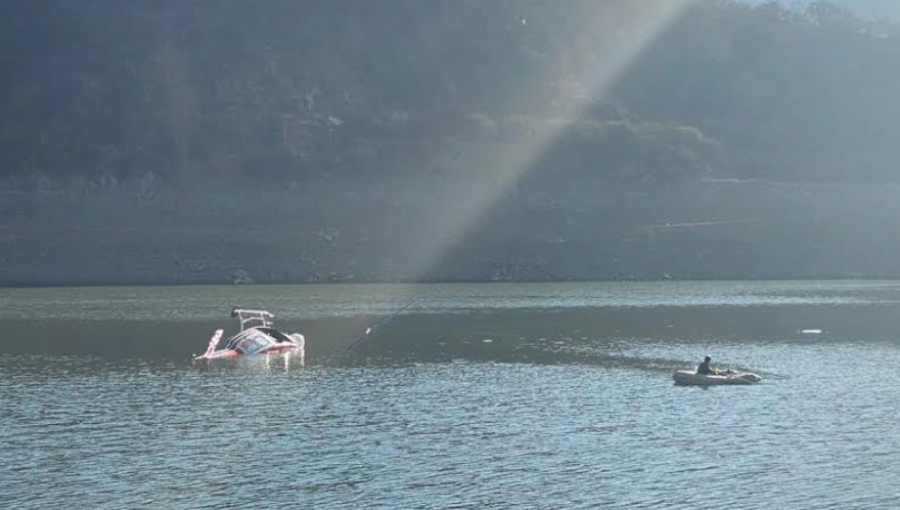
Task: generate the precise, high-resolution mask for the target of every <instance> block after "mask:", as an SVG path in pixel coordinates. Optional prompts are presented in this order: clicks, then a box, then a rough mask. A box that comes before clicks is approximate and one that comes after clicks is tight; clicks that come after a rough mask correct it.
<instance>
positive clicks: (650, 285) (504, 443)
mask: <svg viewBox="0 0 900 510" xmlns="http://www.w3.org/2000/svg"><path fill="white" fill-rule="evenodd" d="M234 306H243V307H247V308H262V309H267V310H269V311H271V312H273V313H275V315H276V325H277V326H278V328H279V329H281V330H282V331H285V332H300V333H303V334H304V335H305V337H306V352H305V354H304V356H303V357H302V358H301V357H299V356H292V357H290V358H286V357H284V356H273V357H269V358H266V357H257V358H244V359H237V360H226V361H222V360H220V361H216V362H206V361H203V362H192V361H191V355H192V354H198V353H201V352H203V350H204V349H205V348H206V344H207V342H208V340H209V338H210V336H211V334H212V332H213V331H214V330H215V329H217V328H224V329H225V330H226V335H229V334H233V333H234V332H236V331H237V327H238V324H237V322H236V321H235V320H234V319H230V318H229V317H228V312H229V311H230V310H231V308H232V307H234ZM398 310H399V311H400V313H396V314H395V312H397V311H398ZM385 318H389V319H390V320H388V321H387V322H386V323H384V325H383V327H381V328H379V329H377V330H376V331H375V332H374V333H373V334H371V335H369V336H368V337H365V338H363V340H362V341H360V342H359V343H358V345H357V346H356V347H355V348H353V349H349V350H348V347H350V346H351V345H353V344H354V343H355V342H357V341H358V340H359V339H360V338H361V337H363V335H364V334H365V332H366V329H367V328H369V327H372V326H374V325H376V324H378V323H379V321H382V320H384V319H385ZM0 325H2V327H3V333H2V335H0V480H2V483H0V507H2V508H17V509H26V508H42V509H45V508H95V509H118V508H170V509H188V508H348V509H382V508H422V509H432V508H433V509H445V508H472V509H484V508H535V509H538V508H542V509H543V508H685V509H687V508H697V507H699V506H710V505H715V506H726V507H733V508H767V507H771V508H886V509H887V508H897V507H898V506H900V470H898V469H897V466H898V465H900V429H898V427H897V421H898V416H900V413H898V410H897V403H898V389H900V282H893V281H802V282H778V281H771V282H741V281H735V282H675V281H667V282H641V283H634V282H615V283H575V282H573V283H560V284H446V285H440V284H428V285H300V286H206V287H107V288H40V289H0ZM705 355H709V356H711V357H712V358H713V365H714V366H717V367H719V368H735V369H743V370H751V371H753V372H756V373H758V374H760V375H762V376H763V377H764V379H763V381H762V382H761V383H759V384H756V385H752V386H745V387H744V386H741V387H712V388H697V387H678V386H675V385H674V384H673V381H672V373H673V372H674V371H675V370H678V369H682V368H687V367H691V366H694V365H696V364H697V363H698V362H699V361H701V360H702V359H703V356H705Z"/></svg>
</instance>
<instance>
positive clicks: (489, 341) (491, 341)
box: [482, 338, 494, 344]
mask: <svg viewBox="0 0 900 510" xmlns="http://www.w3.org/2000/svg"><path fill="white" fill-rule="evenodd" d="M482 342H484V343H486V344H491V343H494V341H493V340H491V339H490V338H485V339H484V340H482Z"/></svg>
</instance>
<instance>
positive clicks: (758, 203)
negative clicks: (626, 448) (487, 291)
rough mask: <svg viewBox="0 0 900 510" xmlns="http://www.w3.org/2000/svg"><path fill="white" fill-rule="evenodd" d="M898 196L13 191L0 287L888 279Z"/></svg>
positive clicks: (824, 192)
mask: <svg viewBox="0 0 900 510" xmlns="http://www.w3.org/2000/svg"><path fill="white" fill-rule="evenodd" d="M898 195H900V193H898V190H896V189H893V188H890V187H880V188H878V189H873V188H870V187H867V188H860V187H851V188H848V187H846V186H797V185H791V186H788V185H774V184H759V183H756V184H754V183H749V184H748V183H740V184H736V183H721V182H714V183H704V184H702V185H696V184H695V185H692V186H688V187H683V188H669V189H664V190H653V191H647V190H623V189H619V190H607V191H606V192H590V191H581V192H575V191H573V192H572V193H570V194H568V195H566V194H555V195H552V196H547V195H542V196H537V195H535V196H516V197H512V198H508V199H505V200H501V201H499V202H498V203H497V204H494V205H493V206H492V207H491V208H490V209H486V210H485V211H483V212H482V213H481V215H480V216H478V217H477V218H475V219H474V220H473V221H471V222H470V223H469V224H466V225H464V226H465V227H466V228H465V229H462V228H460V227H459V225H456V224H450V223H448V221H449V220H448V219H447V217H448V216H449V217H452V218H456V217H462V215H463V214H464V212H465V211H464V210H463V209H459V210H450V209H441V204H439V203H438V202H439V197H437V198H436V195H434V194H416V193H406V194H402V193H398V194H397V195H395V196H390V195H389V194H384V195H382V196H377V195H374V194H372V193H369V194H367V195H364V196H363V195H359V194H354V193H352V192H338V191H335V190H331V191H327V190H317V191H315V192H310V193H306V194H303V193H296V192H291V191H284V192H271V193H267V194H259V195H255V196H252V197H250V198H251V200H247V196H246V194H244V195H240V198H239V197H238V196H237V195H205V196H193V197H191V199H190V200H185V199H184V197H181V198H178V197H176V196H174V195H173V196H172V197H169V198H165V197H159V196H157V197H156V198H154V200H152V201H143V202H142V201H140V200H137V201H136V200H133V197H129V196H121V195H119V196H92V197H88V198H83V197H82V198H79V199H71V200H70V199H66V200H61V199H59V197H57V198H56V199H54V200H47V199H46V197H44V198H43V199H37V200H36V199H35V198H34V197H33V196H32V197H25V196H21V197H19V198H17V199H15V200H6V201H4V204H6V205H5V206H4V207H5V208H4V209H3V210H2V211H0V213H2V215H3V216H2V218H3V221H2V223H0V285H3V286H57V285H163V284H167V285H168V284H176V285H180V284H253V283H258V284H274V283H366V282H476V281H477V282H525V281H530V282H542V281H570V280H579V281H590V280H597V281H599V280H664V279H678V280H689V279H822V278H896V277H900V265H898V264H897V263H896V257H895V254H896V253H897V249H898V243H897V241H895V240H896V239H900V227H898V226H897V224H896V222H895V215H894V214H893V211H894V205H893V204H895V203H897V201H896V198H897V196H898ZM7 198H9V197H7ZM13 198H15V197H13ZM248 204H249V205H250V206H249V207H248ZM464 205H465V204H463V206H464ZM863 205H864V206H865V207H863ZM448 210H449V211H450V213H447V211H448ZM712 211H714V212H715V213H713V212H712ZM713 214H714V215H713ZM441 227H443V228H444V231H441ZM453 229H456V230H455V231H454V230H453ZM447 232H451V233H452V235H451V234H448V233H447Z"/></svg>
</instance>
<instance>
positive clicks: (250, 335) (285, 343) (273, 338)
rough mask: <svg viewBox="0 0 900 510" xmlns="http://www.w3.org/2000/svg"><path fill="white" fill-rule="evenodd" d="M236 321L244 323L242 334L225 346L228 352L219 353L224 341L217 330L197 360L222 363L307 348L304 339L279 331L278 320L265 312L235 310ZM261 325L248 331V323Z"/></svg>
mask: <svg viewBox="0 0 900 510" xmlns="http://www.w3.org/2000/svg"><path fill="white" fill-rule="evenodd" d="M231 316H232V317H238V318H239V319H240V321H241V331H240V332H239V333H237V334H236V335H234V336H232V337H230V338H229V339H228V340H227V341H226V342H225V348H224V349H219V350H216V347H217V346H218V344H219V341H220V340H221V339H222V335H223V333H224V331H223V330H221V329H218V330H216V332H215V334H214V335H213V336H212V338H210V340H209V346H208V347H207V348H206V352H204V353H203V354H202V355H200V356H195V357H194V359H220V358H233V357H236V356H248V355H255V354H281V353H289V352H296V351H302V350H303V349H304V347H305V345H306V340H305V339H304V338H303V335H301V334H299V333H294V334H291V335H288V334H285V333H282V332H281V331H278V330H277V329H275V328H274V327H273V326H274V322H273V320H274V318H275V316H274V315H272V314H271V313H269V312H267V311H264V310H242V309H238V308H235V309H234V310H233V311H232V312H231ZM254 321H255V322H259V323H260V325H259V326H252V327H247V324H248V323H252V322H254Z"/></svg>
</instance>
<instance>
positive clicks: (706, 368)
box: [697, 361, 712, 375]
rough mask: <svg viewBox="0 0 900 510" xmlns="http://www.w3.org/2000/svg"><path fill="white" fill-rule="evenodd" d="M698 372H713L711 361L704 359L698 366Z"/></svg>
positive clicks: (701, 373)
mask: <svg viewBox="0 0 900 510" xmlns="http://www.w3.org/2000/svg"><path fill="white" fill-rule="evenodd" d="M697 373H698V374H700V375H709V374H711V373H712V370H710V369H709V362H708V361H704V362H703V363H700V366H698V367H697Z"/></svg>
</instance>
